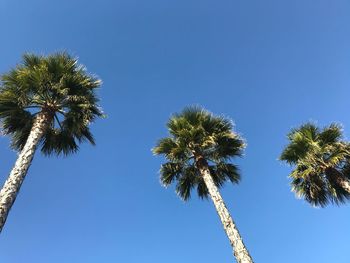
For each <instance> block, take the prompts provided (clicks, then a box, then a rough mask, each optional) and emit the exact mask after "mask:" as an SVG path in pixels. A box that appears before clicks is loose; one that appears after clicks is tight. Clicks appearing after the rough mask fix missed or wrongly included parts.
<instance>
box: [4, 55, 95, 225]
mask: <svg viewBox="0 0 350 263" xmlns="http://www.w3.org/2000/svg"><path fill="white" fill-rule="evenodd" d="M100 83H101V81H100V80H99V79H97V78H96V77H94V76H92V75H90V74H88V73H87V72H86V69H85V68H84V67H83V66H82V65H79V64H78V63H77V60H76V59H75V58H73V57H71V56H70V55H68V54H67V53H56V54H53V55H49V56H37V55H33V54H25V55H24V56H23V61H22V63H21V64H18V65H17V66H16V67H15V68H14V69H12V70H10V71H9V72H8V73H6V74H3V75H2V76H1V84H0V119H1V121H2V132H3V133H4V134H7V135H10V137H11V146H12V148H13V149H15V150H18V151H20V153H19V155H18V159H17V161H16V163H15V165H14V167H13V169H12V171H11V173H10V175H9V177H8V179H7V180H6V182H5V184H4V186H3V188H2V189H1V191H0V231H1V230H2V228H3V226H4V224H5V221H6V218H7V216H8V213H9V211H10V209H11V207H12V205H13V203H14V201H15V199H16V196H17V194H18V192H19V190H20V187H21V184H22V183H23V180H24V178H25V176H26V174H27V171H28V168H29V166H30V164H31V162H32V159H33V157H34V153H35V150H36V148H37V147H40V149H41V151H42V152H43V153H44V154H45V155H51V154H57V155H68V154H70V153H75V152H77V150H78V144H79V143H80V142H83V141H88V142H90V143H91V144H94V143H95V142H94V138H93V135H92V134H91V132H90V130H89V124H90V123H91V122H92V121H93V120H94V119H95V118H96V117H100V116H102V113H101V110H100V109H99V108H98V105H97V103H98V98H97V97H96V94H95V89H96V88H97V87H99V86H100Z"/></svg>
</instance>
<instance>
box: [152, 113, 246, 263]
mask: <svg viewBox="0 0 350 263" xmlns="http://www.w3.org/2000/svg"><path fill="white" fill-rule="evenodd" d="M167 126H168V129H169V132H170V137H167V138H163V139H161V140H159V141H158V143H157V145H156V147H154V148H153V153H154V154H156V155H164V156H165V157H166V159H167V160H168V162H166V163H164V164H163V165H162V166H161V169H160V180H161V183H162V184H163V185H164V186H165V187H167V186H169V185H170V184H171V183H173V182H175V181H176V193H177V194H178V195H179V197H180V198H182V199H183V200H185V201H186V200H188V199H189V198H190V196H191V191H192V190H193V189H194V188H196V189H197V193H198V195H199V197H200V198H208V197H211V199H212V201H213V203H214V205H215V208H216V210H217V213H218V214H219V217H220V219H221V222H222V224H223V227H224V229H225V231H226V234H227V236H228V238H229V240H230V243H231V246H232V248H233V250H234V256H235V258H236V260H237V262H239V263H243V262H244V263H247V262H249V263H250V262H253V260H252V258H251V256H250V255H249V253H248V250H247V249H246V247H245V245H244V243H243V240H242V238H241V235H240V234H239V232H238V230H237V227H236V225H235V223H234V221H233V220H232V217H231V215H230V213H229V211H228V209H227V207H226V205H225V203H224V200H223V199H222V197H221V195H220V193H219V190H218V189H219V188H220V187H222V186H223V185H224V183H225V182H226V181H230V182H232V183H238V182H239V180H240V175H239V173H238V169H237V166H236V165H234V164H232V163H231V162H230V161H231V158H233V157H236V156H241V154H242V151H243V149H244V146H245V144H244V142H243V140H242V139H241V138H240V137H239V136H238V135H237V134H236V133H234V132H233V131H232V128H233V125H232V122H231V121H230V120H228V119H225V118H223V117H217V116H214V115H213V114H211V113H209V112H208V111H206V110H204V109H202V108H200V107H188V108H185V109H184V110H183V111H182V112H181V113H180V114H175V115H174V116H172V118H171V119H170V120H169V122H168V124H167Z"/></svg>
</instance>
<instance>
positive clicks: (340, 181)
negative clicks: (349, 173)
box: [326, 167, 350, 194]
mask: <svg viewBox="0 0 350 263" xmlns="http://www.w3.org/2000/svg"><path fill="white" fill-rule="evenodd" d="M326 174H327V176H328V178H329V181H331V182H334V183H336V184H337V185H338V186H340V187H341V188H343V189H344V190H345V191H346V192H348V193H349V194H350V182H349V180H348V179H346V178H345V177H344V175H343V174H342V173H341V172H339V171H338V170H337V169H335V168H332V167H329V168H327V169H326Z"/></svg>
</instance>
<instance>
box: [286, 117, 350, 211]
mask: <svg viewBox="0 0 350 263" xmlns="http://www.w3.org/2000/svg"><path fill="white" fill-rule="evenodd" d="M288 140H289V144H288V145H287V146H286V147H285V149H284V150H283V152H282V154H281V156H280V159H281V160H283V161H286V162H287V163H288V164H290V165H292V166H294V170H293V171H292V173H291V174H290V177H291V179H292V182H291V185H292V190H293V191H294V192H295V193H296V194H297V196H298V197H303V198H305V200H306V201H307V202H309V203H311V204H312V205H315V206H322V207H323V206H325V205H327V204H328V203H335V204H340V203H343V202H345V201H346V200H347V199H349V198H350V181H349V180H350V165H349V158H350V144H349V143H348V142H346V141H344V140H343V135H342V129H341V127H340V126H339V125H337V124H331V125H329V126H327V127H324V128H323V129H320V128H318V127H317V126H316V125H315V124H313V123H306V124H304V125H302V126H301V127H299V128H297V129H293V130H292V131H291V132H290V133H289V134H288Z"/></svg>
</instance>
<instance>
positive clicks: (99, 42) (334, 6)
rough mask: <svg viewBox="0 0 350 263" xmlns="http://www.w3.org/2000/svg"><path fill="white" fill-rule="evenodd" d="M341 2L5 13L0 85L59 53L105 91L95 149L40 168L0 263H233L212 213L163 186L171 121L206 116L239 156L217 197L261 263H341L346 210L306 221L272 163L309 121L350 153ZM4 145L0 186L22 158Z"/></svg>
mask: <svg viewBox="0 0 350 263" xmlns="http://www.w3.org/2000/svg"><path fill="white" fill-rule="evenodd" d="M349 25H350V2H349V1H346V0H336V1H335V0H319V1H311V0H295V1H286V0H265V1H260V0H250V1H246V0H245V1H243V0H219V1H209V0H200V1H199V0H177V1H174V0H173V1H170V0H148V1H141V0H114V1H112V0H110V1H107V0H100V1H86V0H85V1H83V0H76V1H74V0H60V1H44V0H31V1H19V0H2V1H0V28H1V31H0V32H1V39H0V52H1V53H0V54H1V60H0V72H6V71H8V70H9V69H10V68H11V67H12V66H14V65H15V64H16V63H17V62H19V61H20V57H21V55H22V54H23V53H24V52H26V51H31V52H35V53H44V54H47V53H51V52H54V51H60V50H68V51H69V52H70V53H72V54H74V55H76V56H78V57H79V59H80V62H81V63H83V64H85V65H86V66H87V68H88V70H89V71H90V72H93V73H96V74H97V75H98V76H99V77H100V78H102V80H103V82H104V84H103V86H102V88H101V90H100V92H99V93H100V96H101V105H102V106H103V108H104V111H105V112H106V113H107V114H108V118H107V119H104V120H100V121H98V122H97V123H96V124H94V125H93V127H92V129H93V132H94V134H95V136H96V139H97V146H96V147H92V146H89V145H83V146H82V147H81V151H80V152H79V154H77V155H74V156H71V157H69V158H46V157H43V156H41V155H40V153H39V152H38V153H37V155H36V157H35V160H34V162H33V164H32V166H31V168H30V171H29V174H28V177H27V178H26V180H25V182H24V184H23V186H22V189H21V192H20V195H19V196H18V198H17V201H16V203H15V205H14V207H13V209H12V211H11V213H10V216H9V218H8V221H7V224H6V226H5V229H4V231H3V232H2V234H1V236H0V261H1V262H4V263H5V262H6V263H23V262H35V263H46V262H50V263H56V262H57V263H62V262H64V263H76V262H82V263H96V262H106V263H109V262H123V263H124V262H125V263H139V262H147V263H148V262H149V263H164V262H166V263H179V262H181V263H196V262H201V263H212V262H220V263H228V262H233V257H232V254H231V249H230V246H229V242H228V240H227V238H226V236H225V233H224V231H223V229H222V227H221V223H220V221H219V218H218V216H217V214H216V212H215V209H214V207H213V205H212V204H211V202H208V201H200V200H198V198H197V197H196V196H194V197H193V198H192V199H191V201H190V202H188V203H184V202H182V201H181V200H180V199H179V198H178V197H177V196H176V195H175V193H174V189H173V188H172V187H171V188H169V189H164V188H162V187H161V186H160V184H159V175H158V170H159V167H160V164H161V163H162V161H163V160H162V158H157V157H154V156H152V154H151V151H150V149H151V148H152V147H153V146H154V144H155V142H156V141H157V139H159V138H160V137H164V136H166V134H167V132H166V128H165V123H166V121H167V120H168V118H169V116H170V115H171V113H174V112H177V111H180V110H181V109H182V108H183V107H184V106H186V105H190V104H200V105H203V106H204V107H206V108H207V109H209V110H211V111H213V112H214V113H217V114H224V115H226V116H229V117H231V118H232V119H233V120H234V122H235V123H236V130H237V131H238V132H239V133H241V134H242V136H244V138H245V139H246V140H247V142H248V147H247V149H246V152H245V156H244V158H242V159H239V160H237V163H238V164H239V165H240V168H241V171H242V178H243V180H242V182H241V184H240V185H238V186H233V185H230V184H228V185H226V187H225V188H224V189H223V190H222V194H223V197H224V199H225V201H226V203H227V205H228V207H229V209H230V211H231V213H232V215H233V218H234V220H235V221H236V223H237V225H238V227H239V229H240V231H241V234H242V236H243V238H244V241H245V243H246V245H247V247H248V249H249V251H250V252H251V254H252V256H253V257H254V259H255V261H256V262H258V263H259V262H260V263H261V262H269V263H271V262H275V263H280V262H283V263H292V262H293V263H294V262H317V263H329V262H337V263H348V262H349V261H350V255H349V243H350V227H349V218H350V210H349V205H343V206H341V207H332V206H330V207H327V208H325V209H316V208H312V207H311V206H309V205H308V204H306V203H305V202H304V201H302V200H298V199H296V198H295V197H294V194H293V193H291V191H290V187H289V181H288V178H287V175H288V173H289V172H290V168H289V167H287V166H286V165H284V164H281V163H280V162H278V161H277V158H278V156H279V154H280V152H281V150H282V148H283V146H284V145H285V144H286V143H287V141H286V137H285V135H286V133H287V132H288V131H289V130H290V128H292V127H296V126H298V125H299V124H301V123H302V122H305V121H308V120H315V121H318V123H319V124H320V125H326V124H329V123H330V122H333V121H336V122H341V123H343V124H344V128H345V134H346V136H347V137H348V138H349V137H350V119H349V100H350V48H349V47H350V26H349ZM8 145H9V141H8V139H7V138H4V137H1V138H0V152H1V154H0V156H1V158H0V183H2V182H3V181H4V180H5V178H6V177H7V174H8V173H9V171H10V169H11V168H12V165H13V164H14V162H15V159H16V153H15V152H13V151H11V150H9V148H8Z"/></svg>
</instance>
